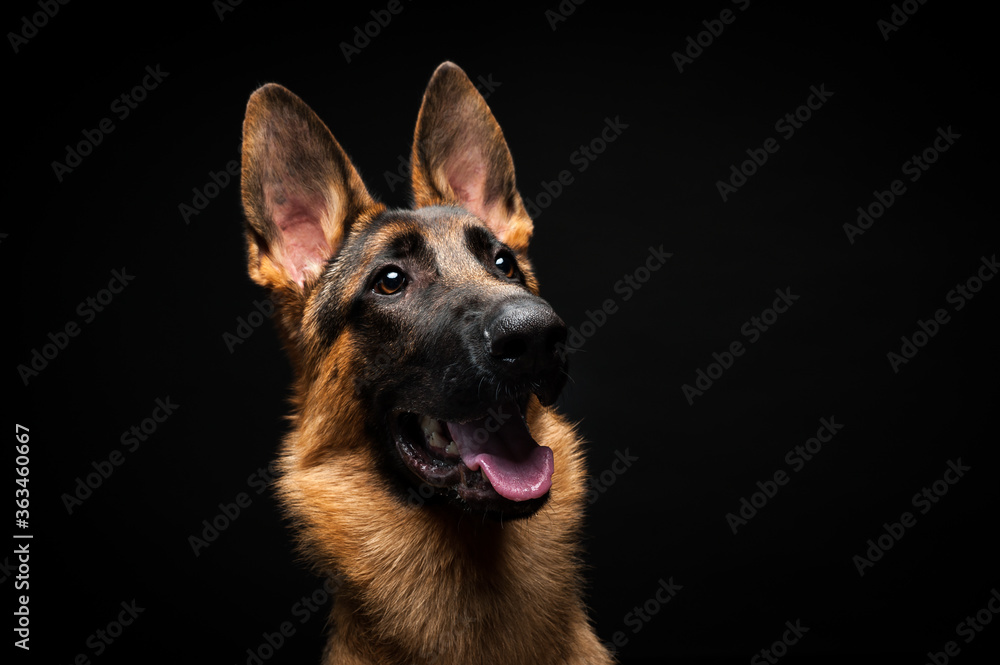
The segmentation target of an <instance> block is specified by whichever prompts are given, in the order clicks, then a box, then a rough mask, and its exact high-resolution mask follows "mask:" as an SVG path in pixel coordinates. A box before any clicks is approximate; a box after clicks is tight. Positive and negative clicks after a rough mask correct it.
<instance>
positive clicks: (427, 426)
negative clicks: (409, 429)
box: [420, 416, 441, 439]
mask: <svg viewBox="0 0 1000 665" xmlns="http://www.w3.org/2000/svg"><path fill="white" fill-rule="evenodd" d="M420 428H421V429H422V430H424V434H426V435H427V438H428V439H429V438H430V437H431V434H432V433H434V432H438V433H439V434H440V433H441V424H440V423H439V422H438V419H437V418H431V417H430V416H423V417H422V418H421V419H420Z"/></svg>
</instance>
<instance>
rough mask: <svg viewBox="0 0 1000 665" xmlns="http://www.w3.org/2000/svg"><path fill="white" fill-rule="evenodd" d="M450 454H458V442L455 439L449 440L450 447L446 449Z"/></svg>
mask: <svg viewBox="0 0 1000 665" xmlns="http://www.w3.org/2000/svg"><path fill="white" fill-rule="evenodd" d="M444 451H445V452H446V453H448V454H449V455H458V444H457V443H455V442H454V441H449V442H448V447H447V448H445V449H444Z"/></svg>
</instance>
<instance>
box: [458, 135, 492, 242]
mask: <svg viewBox="0 0 1000 665" xmlns="http://www.w3.org/2000/svg"><path fill="white" fill-rule="evenodd" d="M445 177H446V178H447V179H448V185H449V186H450V187H451V190H452V191H453V192H455V196H457V197H458V200H459V201H461V202H462V205H463V206H465V208H466V209H467V210H468V211H469V212H471V213H472V214H473V215H475V216H476V217H478V218H479V219H481V220H483V221H484V222H486V225H487V226H489V227H490V229H492V230H493V232H494V233H495V234H497V236H500V235H501V231H502V230H503V229H502V227H503V224H502V223H501V222H499V221H498V220H497V219H495V218H494V216H493V209H494V208H495V207H496V204H495V203H493V204H492V205H491V204H490V202H489V201H487V200H486V178H487V170H486V165H485V163H484V161H483V158H482V155H481V154H480V152H479V151H478V150H474V149H468V150H466V151H464V152H463V153H462V154H461V155H458V156H456V157H454V158H453V159H452V160H450V161H449V163H448V164H446V165H445Z"/></svg>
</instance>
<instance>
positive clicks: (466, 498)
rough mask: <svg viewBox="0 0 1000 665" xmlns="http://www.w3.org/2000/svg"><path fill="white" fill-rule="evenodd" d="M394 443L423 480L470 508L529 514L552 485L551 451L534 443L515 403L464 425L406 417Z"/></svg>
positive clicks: (414, 415)
mask: <svg viewBox="0 0 1000 665" xmlns="http://www.w3.org/2000/svg"><path fill="white" fill-rule="evenodd" d="M393 438H394V440H395V444H396V449H397V450H398V452H399V454H400V457H401V458H402V460H403V462H404V463H405V464H406V466H407V467H408V468H409V469H410V471H412V472H413V473H414V475H415V476H416V477H417V479H418V480H419V481H421V482H422V483H426V484H427V485H429V486H431V487H433V488H435V490H436V491H437V493H438V494H443V495H447V496H451V497H452V498H457V499H459V500H460V501H461V502H462V503H463V504H464V505H465V506H466V507H469V508H477V509H481V510H488V511H489V510H493V511H502V512H505V513H515V514H517V513H523V514H530V513H533V512H534V511H535V510H537V509H538V507H540V506H541V505H542V504H543V503H544V501H545V499H546V498H547V497H548V492H549V488H550V487H551V486H552V471H553V468H554V467H553V457H552V449H551V448H548V447H546V446H540V445H538V443H537V442H535V440H534V439H533V438H532V436H531V433H530V432H529V431H528V426H527V423H526V421H525V419H524V417H523V415H522V408H521V407H520V406H519V405H518V404H516V403H514V402H501V403H497V404H495V405H493V406H491V407H490V408H488V409H487V411H486V414H485V415H482V416H480V417H478V418H473V419H470V420H468V421H465V422H462V423H457V422H449V421H446V420H442V419H438V418H435V417H434V416H432V415H426V414H417V413H412V412H403V413H400V414H398V416H397V417H396V419H395V423H394V432H393Z"/></svg>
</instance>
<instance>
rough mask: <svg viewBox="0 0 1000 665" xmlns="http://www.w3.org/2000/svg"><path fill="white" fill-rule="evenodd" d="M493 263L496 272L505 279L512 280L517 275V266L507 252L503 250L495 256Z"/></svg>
mask: <svg viewBox="0 0 1000 665" xmlns="http://www.w3.org/2000/svg"><path fill="white" fill-rule="evenodd" d="M495 263H496V266H497V270H499V271H500V272H501V273H503V275H504V276H505V277H507V278H509V279H513V278H514V277H515V276H516V275H517V264H516V263H515V262H514V257H513V256H511V253H510V252H508V251H507V250H503V251H501V252H500V253H499V254H497V258H496V261H495Z"/></svg>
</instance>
